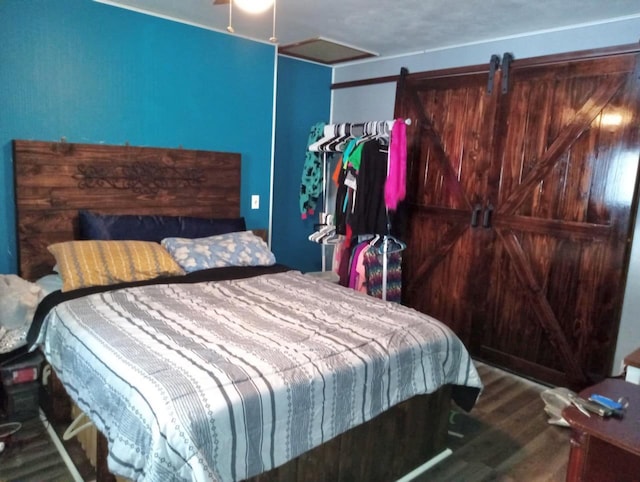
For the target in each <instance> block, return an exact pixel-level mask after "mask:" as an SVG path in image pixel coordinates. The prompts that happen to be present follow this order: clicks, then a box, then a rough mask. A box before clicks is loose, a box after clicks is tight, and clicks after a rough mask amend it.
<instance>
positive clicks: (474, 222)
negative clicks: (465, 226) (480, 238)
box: [471, 204, 482, 228]
mask: <svg viewBox="0 0 640 482" xmlns="http://www.w3.org/2000/svg"><path fill="white" fill-rule="evenodd" d="M480 211H482V204H476V205H475V206H473V211H471V227H472V228H477V227H478V218H479V217H480Z"/></svg>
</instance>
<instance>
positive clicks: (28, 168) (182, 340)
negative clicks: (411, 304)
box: [14, 141, 482, 481]
mask: <svg viewBox="0 0 640 482" xmlns="http://www.w3.org/2000/svg"><path fill="white" fill-rule="evenodd" d="M14 165H15V173H16V176H15V180H16V184H15V185H16V207H17V224H18V238H19V239H18V246H19V266H20V274H21V275H22V276H23V277H25V278H27V279H31V280H33V279H36V278H39V277H40V276H43V275H45V274H48V273H50V272H51V269H52V267H53V264H54V259H53V258H52V257H51V255H50V254H49V253H48V251H47V247H48V246H50V245H52V244H56V243H67V242H69V241H71V240H75V239H78V237H79V236H80V232H79V217H78V212H80V211H96V212H99V213H102V214H104V215H110V214H113V215H127V214H137V215H164V216H178V215H183V216H185V215H186V216H193V217H201V218H222V219H226V218H237V217H239V215H240V194H239V193H240V156H239V155H238V154H229V153H214V152H206V151H192V150H186V149H161V148H149V147H133V146H106V145H90V144H70V143H66V142H60V143H58V142H53V143H52V142H39V141H14ZM36 319H37V323H36V324H34V326H35V328H34V327H32V328H33V332H32V333H30V334H31V335H32V336H31V338H32V341H33V340H35V345H37V346H39V347H41V349H42V350H43V352H44V353H45V356H46V357H47V360H48V362H49V363H50V364H51V366H52V368H53V370H54V372H55V374H56V376H57V379H58V380H59V381H60V383H61V385H62V386H63V387H64V388H65V391H66V392H67V394H68V395H69V396H70V397H71V399H73V401H74V402H75V403H76V404H77V405H78V406H79V407H80V408H81V409H82V410H83V411H84V412H85V413H86V414H87V415H88V416H89V417H90V418H91V420H92V421H93V422H94V424H95V425H96V427H97V428H98V429H99V431H100V432H101V434H102V437H101V438H102V439H103V441H104V442H106V444H107V446H108V456H107V462H108V467H109V469H110V470H111V472H113V473H116V474H118V475H121V476H123V477H127V478H130V479H137V480H220V481H230V480H245V479H246V480H254V481H271V480H282V481H285V480H286V481H296V480H300V481H302V480H332V481H334V480H335V481H339V480H344V481H346V480H396V479H398V478H400V477H401V476H403V475H405V474H407V473H408V472H410V471H411V470H413V469H415V468H416V467H417V466H419V465H420V464H422V463H423V462H425V461H426V460H427V459H429V458H430V457H432V456H434V455H437V454H438V453H440V452H441V451H442V450H444V448H445V445H444V443H445V437H446V421H447V416H448V413H449V408H450V400H451V398H452V397H453V398H454V400H455V401H456V402H457V403H458V404H459V405H461V406H463V407H464V408H467V409H470V408H471V406H472V405H473V402H474V401H475V399H476V397H477V395H478V393H479V390H480V389H481V386H482V385H481V382H480V379H479V377H478V374H477V372H476V370H475V367H474V366H473V363H472V361H471V359H470V357H469V355H468V353H467V351H466V349H465V348H464V346H463V345H462V344H461V343H460V341H459V340H458V338H457V337H456V336H455V335H454V334H453V333H452V332H451V331H450V330H448V329H447V328H446V327H445V326H444V325H442V324H440V323H439V322H437V321H436V320H432V319H430V318H429V317H427V316H425V315H422V314H419V313H417V312H415V311H413V310H410V309H408V308H406V307H402V306H400V305H396V304H392V303H387V302H382V301H380V300H375V299H373V298H369V297H366V296H365V295H362V294H359V293H356V292H353V291H350V290H348V289H347V288H343V287H340V286H338V285H335V284H332V283H329V282H327V281H324V280H321V279H315V278H312V277H309V276H306V275H303V274H302V273H299V272H297V271H295V270H289V269H288V268H286V267H282V266H279V265H271V266H258V267H236V266H232V267H228V268H212V269H201V270H196V271H194V272H192V273H189V274H187V275H184V276H183V275H177V274H176V275H174V276H169V275H166V276H163V277H162V278H160V279H157V280H156V279H149V280H142V281H133V282H123V283H119V284H113V285H110V286H91V287H80V288H77V289H71V290H66V291H64V292H54V293H52V294H51V295H49V297H47V298H45V300H44V301H43V303H42V304H41V306H40V307H39V308H38V311H37V313H36ZM56 399H60V395H56ZM64 410H66V408H65V409H64ZM57 411H58V412H59V411H60V410H57ZM104 463H105V461H104V459H103V457H99V460H98V464H99V465H101V464H102V467H103V466H104ZM99 473H100V474H102V472H101V471H100V470H99ZM101 476H102V475H101Z"/></svg>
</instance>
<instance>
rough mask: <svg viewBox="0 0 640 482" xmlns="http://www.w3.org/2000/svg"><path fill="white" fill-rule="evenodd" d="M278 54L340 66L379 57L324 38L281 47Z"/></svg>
mask: <svg viewBox="0 0 640 482" xmlns="http://www.w3.org/2000/svg"><path fill="white" fill-rule="evenodd" d="M278 53H280V54H282V55H288V56H290V57H297V58H299V59H304V60H311V61H313V62H319V63H321V64H338V63H340V62H348V61H351V60H360V59H366V58H368V57H376V56H377V54H375V53H373V52H367V51H365V50H361V49H358V48H355V47H351V46H349V45H345V44H341V43H339V42H335V41H333V40H327V39H325V38H322V37H318V38H313V39H309V40H303V41H301V42H296V43H293V44H289V45H281V46H280V47H279V48H278Z"/></svg>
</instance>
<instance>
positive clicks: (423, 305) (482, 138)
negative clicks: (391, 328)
mask: <svg viewBox="0 0 640 482" xmlns="http://www.w3.org/2000/svg"><path fill="white" fill-rule="evenodd" d="M403 90H404V92H405V94H406V97H405V100H406V102H405V112H406V114H405V116H406V117H411V118H412V119H415V122H414V123H413V124H412V126H411V128H410V132H412V131H413V132H416V131H417V132H418V133H417V134H414V135H413V136H412V135H411V134H410V139H412V140H410V141H409V143H408V163H409V167H408V172H410V173H411V174H410V175H409V176H408V177H409V180H408V200H407V206H408V209H409V212H410V219H411V222H410V223H409V229H408V232H407V234H406V236H407V244H408V246H409V249H408V250H407V251H406V253H405V255H404V263H403V265H404V269H403V273H404V274H403V277H404V279H405V281H404V286H405V289H404V298H405V303H406V304H408V305H410V306H413V307H415V308H416V309H418V310H421V311H423V312H426V313H429V314H431V315H432V316H435V317H437V318H438V319H440V320H442V321H444V322H445V323H447V324H448V325H449V326H451V327H452V328H453V329H454V330H455V331H456V332H457V333H458V336H460V338H461V339H462V340H463V341H464V342H466V343H470V342H471V340H472V337H471V329H472V320H473V317H474V311H473V310H474V305H475V304H476V301H475V300H476V299H477V298H483V297H484V296H485V294H484V290H485V289H486V283H482V280H481V279H480V278H481V277H483V276H486V274H485V273H484V272H483V271H482V270H481V271H480V272H479V271H478V268H479V266H478V263H477V258H478V257H483V256H485V255H484V254H483V253H482V252H481V251H483V250H486V247H487V245H488V243H487V242H486V239H485V237H486V235H487V234H490V233H487V232H482V230H481V229H478V227H477V226H476V227H473V226H472V219H474V216H475V219H477V224H478V225H479V224H480V223H481V217H480V215H481V212H480V210H481V207H482V204H483V202H484V195H485V192H486V190H487V179H488V175H487V173H488V172H489V170H490V163H491V162H492V158H491V155H490V152H491V142H492V132H493V124H494V119H495V115H496V102H495V97H494V96H490V95H487V73H486V71H485V72H481V73H478V72H471V73H469V74H467V75H460V76H456V77H455V78H453V79H449V78H446V79H437V78H436V79H418V80H416V81H412V80H408V81H407V83H406V84H405V86H404V89H403ZM474 212H475V214H474Z"/></svg>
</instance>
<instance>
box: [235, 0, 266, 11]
mask: <svg viewBox="0 0 640 482" xmlns="http://www.w3.org/2000/svg"><path fill="white" fill-rule="evenodd" d="M232 2H233V3H235V4H236V6H237V7H238V8H240V9H242V10H244V11H245V12H249V13H262V12H266V11H267V10H268V9H269V8H271V5H273V4H274V3H275V1H274V0H232Z"/></svg>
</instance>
